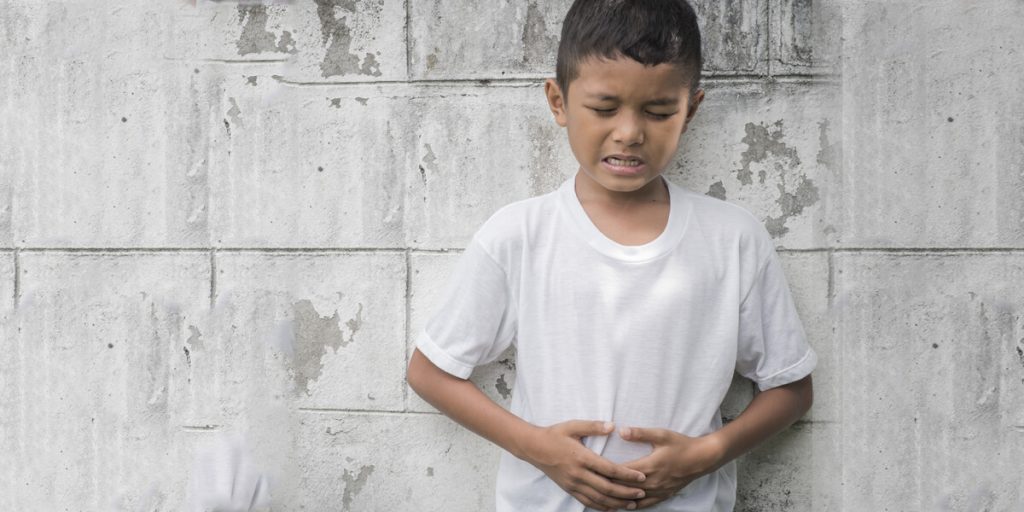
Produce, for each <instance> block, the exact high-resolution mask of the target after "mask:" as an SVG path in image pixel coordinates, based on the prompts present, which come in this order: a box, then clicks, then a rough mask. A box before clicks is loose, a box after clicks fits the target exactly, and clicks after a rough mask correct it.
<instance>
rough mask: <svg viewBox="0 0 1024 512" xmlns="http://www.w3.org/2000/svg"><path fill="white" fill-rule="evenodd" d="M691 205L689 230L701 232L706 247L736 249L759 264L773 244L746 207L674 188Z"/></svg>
mask: <svg viewBox="0 0 1024 512" xmlns="http://www.w3.org/2000/svg"><path fill="white" fill-rule="evenodd" d="M675 189H676V190H679V191H681V192H682V194H683V196H684V198H685V199H686V202H687V203H688V204H689V205H691V208H692V209H691V210H690V219H689V223H690V227H691V229H695V230H698V231H700V233H701V235H702V236H703V237H704V238H705V239H706V241H707V242H708V244H709V245H711V246H715V247H721V248H722V249H723V250H736V251H739V252H740V254H741V255H742V256H744V257H747V258H749V259H752V260H754V261H757V262H762V261H764V260H765V258H767V257H768V255H769V253H770V252H771V251H774V250H775V242H774V241H773V240H772V237H771V234H770V233H768V230H767V229H766V228H765V225H764V222H762V221H761V219H758V218H757V216H756V215H754V214H753V213H752V212H751V211H750V210H748V209H747V208H746V207H744V206H741V205H739V204H736V203H731V202H729V201H726V200H723V199H718V198H716V197H711V196H708V195H705V194H701V193H698V192H695V191H693V190H690V189H687V188H684V187H681V186H679V185H676V188H675Z"/></svg>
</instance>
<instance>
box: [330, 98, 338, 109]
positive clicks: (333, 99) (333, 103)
mask: <svg viewBox="0 0 1024 512" xmlns="http://www.w3.org/2000/svg"><path fill="white" fill-rule="evenodd" d="M327 99H329V100H331V106H332V107H334V108H341V98H327Z"/></svg>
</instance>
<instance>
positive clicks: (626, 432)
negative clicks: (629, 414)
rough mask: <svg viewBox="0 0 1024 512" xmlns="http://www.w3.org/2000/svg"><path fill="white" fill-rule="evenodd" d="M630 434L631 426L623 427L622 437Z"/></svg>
mask: <svg viewBox="0 0 1024 512" xmlns="http://www.w3.org/2000/svg"><path fill="white" fill-rule="evenodd" d="M628 435H629V427H625V428H623V429H622V437H626V436H628Z"/></svg>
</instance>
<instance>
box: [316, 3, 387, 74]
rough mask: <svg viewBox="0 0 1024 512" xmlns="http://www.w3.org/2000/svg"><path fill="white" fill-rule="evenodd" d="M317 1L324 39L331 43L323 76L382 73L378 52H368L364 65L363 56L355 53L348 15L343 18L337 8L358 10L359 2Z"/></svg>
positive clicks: (325, 59) (323, 40)
mask: <svg viewBox="0 0 1024 512" xmlns="http://www.w3.org/2000/svg"><path fill="white" fill-rule="evenodd" d="M315 1H316V14H317V17H318V18H319V19H320V34H321V37H322V42H323V44H325V45H328V43H330V44H329V46H327V52H326V53H325V54H324V60H323V62H321V63H320V73H321V75H322V76H323V77H324V78H328V77H332V76H339V75H346V74H361V75H369V76H380V75H381V72H380V63H378V62H377V56H376V55H375V54H373V53H367V54H366V55H365V56H364V57H363V59H362V61H363V62H362V64H360V62H359V61H360V58H359V56H358V55H355V54H353V53H352V52H351V50H352V31H351V29H350V28H349V27H348V25H347V24H346V23H345V21H346V20H347V19H348V18H346V17H342V18H340V19H339V18H338V16H337V12H336V9H335V8H336V7H337V8H340V9H342V10H345V11H348V12H350V13H354V12H355V8H356V4H357V2H356V1H355V0H315ZM377 55H379V52H378V54H377Z"/></svg>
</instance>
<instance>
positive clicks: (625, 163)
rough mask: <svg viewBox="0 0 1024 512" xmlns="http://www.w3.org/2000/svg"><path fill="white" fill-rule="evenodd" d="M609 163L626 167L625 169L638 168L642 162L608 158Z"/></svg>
mask: <svg viewBox="0 0 1024 512" xmlns="http://www.w3.org/2000/svg"><path fill="white" fill-rule="evenodd" d="M608 163H610V164H612V165H621V166H625V167H636V166H638V165H640V160H636V159H633V158H631V159H629V160H620V159H618V158H615V157H608Z"/></svg>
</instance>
